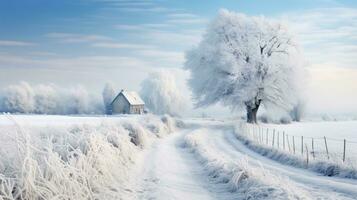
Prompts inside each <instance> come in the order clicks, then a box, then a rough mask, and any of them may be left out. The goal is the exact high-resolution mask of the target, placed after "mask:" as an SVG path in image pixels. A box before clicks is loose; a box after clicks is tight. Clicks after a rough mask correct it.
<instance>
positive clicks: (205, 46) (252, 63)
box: [185, 10, 300, 123]
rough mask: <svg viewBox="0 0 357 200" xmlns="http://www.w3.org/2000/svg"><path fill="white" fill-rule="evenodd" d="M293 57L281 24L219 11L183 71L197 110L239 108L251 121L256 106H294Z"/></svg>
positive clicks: (295, 60)
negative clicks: (188, 74) (187, 73)
mask: <svg viewBox="0 0 357 200" xmlns="http://www.w3.org/2000/svg"><path fill="white" fill-rule="evenodd" d="M299 55H300V54H299V51H298V48H297V45H296V43H295V42H294V39H293V37H292V35H291V34H290V33H289V32H288V30H287V28H286V27H285V26H284V25H282V24H281V23H279V22H276V21H273V20H269V19H266V18H264V17H248V16H246V15H243V14H237V13H233V12H229V11H227V10H221V11H220V12H219V15H218V17H217V18H216V19H215V20H213V22H212V23H211V24H210V26H209V28H208V30H207V32H206V33H205V35H204V36H203V40H202V41H201V42H200V44H199V45H198V46H197V47H196V48H194V49H192V50H191V51H189V52H187V54H186V63H185V67H186V69H189V70H190V72H191V78H190V80H189V85H190V87H191V89H192V90H193V95H194V98H195V100H196V101H197V102H196V105H197V106H198V107H200V106H208V105H211V104H215V103H217V102H221V103H223V104H224V105H227V106H230V107H231V108H232V109H233V110H235V109H239V108H240V109H242V108H245V109H246V112H247V121H248V122H250V123H256V121H257V118H256V116H257V112H258V109H259V107H260V106H261V105H264V106H265V107H268V108H271V107H276V108H282V109H285V110H287V111H288V110H291V109H292V107H293V106H294V105H295V103H296V95H295V88H296V87H295V85H296V80H295V75H294V74H295V73H296V71H297V70H298V68H299V63H300V61H299Z"/></svg>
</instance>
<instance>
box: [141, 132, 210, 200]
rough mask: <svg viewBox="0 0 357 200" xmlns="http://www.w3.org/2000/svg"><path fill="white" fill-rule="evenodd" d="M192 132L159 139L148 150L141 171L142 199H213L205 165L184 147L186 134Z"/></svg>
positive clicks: (178, 133)
mask: <svg viewBox="0 0 357 200" xmlns="http://www.w3.org/2000/svg"><path fill="white" fill-rule="evenodd" d="M189 132H190V130H185V131H181V132H177V133H175V134H172V135H171V136H168V137H167V138H165V139H163V140H159V141H156V142H155V143H154V144H153V146H152V147H151V149H149V150H148V151H147V152H145V155H144V162H143V163H142V165H143V168H142V171H141V174H139V177H142V181H141V183H140V188H141V189H140V191H139V195H138V196H139V199H162V200H169V199H185V200H187V199H207V200H209V199H214V198H213V196H214V194H213V193H211V192H210V191H209V190H208V189H207V187H206V186H207V182H208V180H207V178H205V176H204V174H203V172H202V168H201V167H200V166H199V165H198V162H197V161H196V160H194V158H193V156H192V155H191V154H190V153H189V152H188V151H187V150H186V149H185V148H184V147H183V143H182V142H183V136H184V135H186V134H188V133H189Z"/></svg>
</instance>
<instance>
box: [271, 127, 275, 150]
mask: <svg viewBox="0 0 357 200" xmlns="http://www.w3.org/2000/svg"><path fill="white" fill-rule="evenodd" d="M274 140H275V129H273V142H272V146H273V147H274Z"/></svg>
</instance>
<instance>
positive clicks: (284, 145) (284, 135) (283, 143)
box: [283, 131, 285, 150]
mask: <svg viewBox="0 0 357 200" xmlns="http://www.w3.org/2000/svg"><path fill="white" fill-rule="evenodd" d="M283 149H284V150H285V131H283Z"/></svg>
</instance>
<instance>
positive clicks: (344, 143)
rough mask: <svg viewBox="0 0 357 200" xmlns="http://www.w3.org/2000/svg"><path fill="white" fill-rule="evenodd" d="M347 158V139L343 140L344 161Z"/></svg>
mask: <svg viewBox="0 0 357 200" xmlns="http://www.w3.org/2000/svg"><path fill="white" fill-rule="evenodd" d="M345 160H346V139H344V140H343V162H345Z"/></svg>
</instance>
